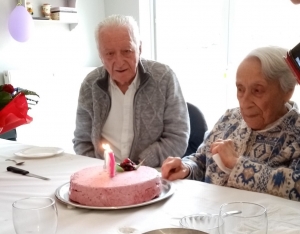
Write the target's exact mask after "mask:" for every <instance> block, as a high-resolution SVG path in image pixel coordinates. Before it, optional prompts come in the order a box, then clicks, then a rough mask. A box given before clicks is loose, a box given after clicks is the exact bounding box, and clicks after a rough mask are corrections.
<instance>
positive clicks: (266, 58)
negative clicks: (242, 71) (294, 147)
mask: <svg viewBox="0 0 300 234" xmlns="http://www.w3.org/2000/svg"><path fill="white" fill-rule="evenodd" d="M286 54H287V49H285V48H282V47H276V46H267V47H260V48H257V49H254V50H252V51H251V52H250V53H249V54H248V55H247V56H246V59H247V58H251V57H256V58H258V59H259V60H260V63H261V68H262V73H263V74H264V75H265V76H266V77H267V79H269V80H274V81H275V80H277V81H278V82H279V84H280V86H281V89H282V90H283V91H284V92H285V93H287V92H289V91H291V90H294V88H295V86H296V84H297V79H296V77H295V75H294V73H293V72H292V71H291V69H290V68H289V66H288V65H287V63H286V62H285V59H284V56H286Z"/></svg>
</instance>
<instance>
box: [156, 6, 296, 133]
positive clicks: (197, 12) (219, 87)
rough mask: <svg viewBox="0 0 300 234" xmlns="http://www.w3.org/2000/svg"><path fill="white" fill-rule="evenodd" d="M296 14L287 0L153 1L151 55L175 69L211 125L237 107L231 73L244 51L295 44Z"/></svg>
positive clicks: (184, 88)
mask: <svg viewBox="0 0 300 234" xmlns="http://www.w3.org/2000/svg"><path fill="white" fill-rule="evenodd" d="M299 13H300V8H299V7H297V6H295V5H294V4H292V3H291V2H290V1H288V0H252V1H246V0H222V1H221V0H154V16H155V23H156V24H155V35H156V40H155V41H156V45H155V54H156V58H155V59H156V60H157V61H159V62H163V63H166V64H168V65H169V66H170V67H171V68H172V69H173V70H174V71H175V73H176V75H177V77H178V79H179V82H180V84H181V87H182V90H183V94H184V96H185V99H186V101H188V102H191V103H193V104H195V105H196V106H198V107H199V108H200V109H201V110H202V111H203V113H204V115H205V117H206V119H207V122H208V126H209V127H210V128H211V127H213V124H214V123H215V122H216V121H217V120H218V119H219V118H220V117H221V115H222V114H223V113H224V112H225V110H226V109H228V108H232V107H236V106H237V105H238V102H237V100H236V88H235V71H236V67H237V65H238V63H239V62H240V61H241V60H242V59H243V58H244V56H245V55H246V54H247V53H248V52H250V51H251V50H252V49H254V48H256V47H259V46H266V45H277V46H283V47H286V48H292V47H294V46H295V45H296V44H298V43H299V39H300V30H298V26H297V21H298V19H297V16H299ZM298 89H299V87H297V90H296V92H295V94H294V97H293V99H294V100H297V99H299V98H297V97H298V96H300V95H298V92H299V91H298ZM298 104H300V102H299V103H298Z"/></svg>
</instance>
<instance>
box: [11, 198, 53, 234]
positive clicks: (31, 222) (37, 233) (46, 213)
mask: <svg viewBox="0 0 300 234" xmlns="http://www.w3.org/2000/svg"><path fill="white" fill-rule="evenodd" d="M12 207H13V223H14V228H15V231H16V233H17V234H25V233H31V234H55V232H56V228H57V209H56V205H55V201H54V200H53V199H52V198H50V197H28V198H24V199H21V200H18V201H15V202H14V203H13V204H12Z"/></svg>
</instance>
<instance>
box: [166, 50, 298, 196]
mask: <svg viewBox="0 0 300 234" xmlns="http://www.w3.org/2000/svg"><path fill="white" fill-rule="evenodd" d="M286 53H287V50H285V49H283V48H279V47H263V48H258V49H255V50H253V51H252V52H251V53H250V54H249V55H248V56H246V58H245V59H244V60H243V61H242V62H241V64H240V65H239V67H238V70H237V73H236V87H237V99H238V101H239V108H235V109H231V110H228V111H227V112H226V113H225V114H224V115H223V116H222V117H221V118H220V120H219V121H218V122H217V123H216V124H215V126H214V128H213V129H212V131H211V132H210V133H209V134H208V136H207V137H206V139H205V140H204V143H203V144H202V145H201V146H200V147H199V148H198V150H197V152H196V153H194V154H192V155H190V156H187V157H185V158H183V159H182V160H181V159H180V158H177V157H169V158H167V159H166V160H165V162H164V163H163V165H162V176H163V177H164V178H166V179H169V180H175V179H183V178H190V179H194V180H199V181H205V182H207V183H213V184H217V185H222V186H229V187H234V188H238V189H245V190H250V191H256V192H261V193H268V194H273V195H276V196H280V197H284V198H288V199H291V200H297V201H300V115H299V112H298V110H297V108H296V106H295V105H294V103H293V102H292V101H290V98H291V96H292V94H293V91H294V88H295V85H296V78H295V76H294V75H293V73H292V71H291V70H290V69H289V67H288V65H287V64H286V63H285V60H284V58H283V57H284V56H285V55H286Z"/></svg>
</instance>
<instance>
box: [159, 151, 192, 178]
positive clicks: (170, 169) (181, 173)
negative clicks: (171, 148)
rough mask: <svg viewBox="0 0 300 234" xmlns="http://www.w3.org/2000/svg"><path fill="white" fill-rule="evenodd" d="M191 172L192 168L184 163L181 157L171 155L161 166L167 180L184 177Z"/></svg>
mask: <svg viewBox="0 0 300 234" xmlns="http://www.w3.org/2000/svg"><path fill="white" fill-rule="evenodd" d="M189 173H190V169H189V168H188V167H187V166H186V165H184V164H183V163H182V161H181V158H179V157H171V156H169V157H168V158H167V159H166V160H165V161H164V162H163V164H162V166H161V175H162V177H163V178H164V179H167V180H177V179H183V178H185V177H187V176H188V174H189Z"/></svg>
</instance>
